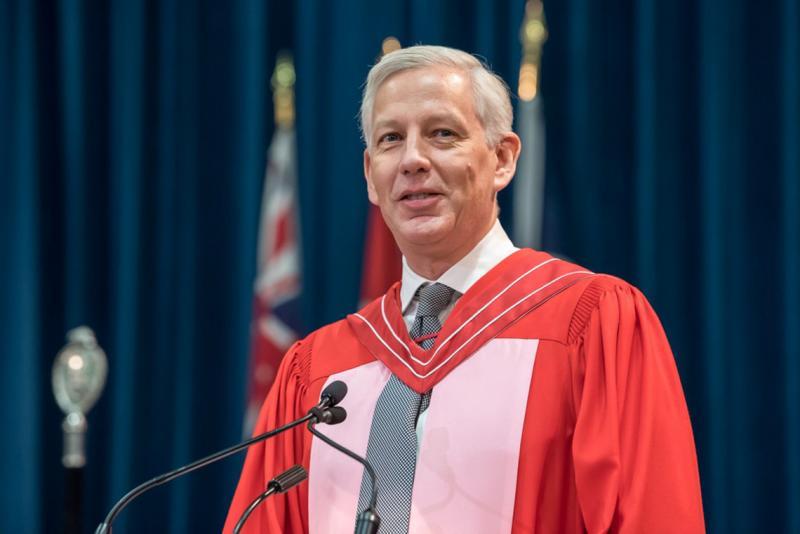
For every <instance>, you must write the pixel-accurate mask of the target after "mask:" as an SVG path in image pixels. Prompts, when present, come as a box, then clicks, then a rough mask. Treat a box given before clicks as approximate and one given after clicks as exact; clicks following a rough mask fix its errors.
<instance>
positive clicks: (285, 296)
mask: <svg viewBox="0 0 800 534" xmlns="http://www.w3.org/2000/svg"><path fill="white" fill-rule="evenodd" d="M300 291H301V264H300V227H299V219H298V209H297V161H296V148H295V133H294V129H293V128H291V127H289V126H279V127H277V128H276V130H275V134H274V135H273V138H272V143H271V145H270V147H269V151H268V154H267V169H266V172H265V176H264V192H263V195H262V202H261V225H260V228H259V236H258V272H257V275H256V282H255V295H254V299H253V301H254V304H253V318H252V324H251V350H250V373H249V374H248V377H249V381H250V382H249V384H248V388H247V391H248V393H247V411H246V415H245V424H244V431H245V435H249V434H250V433H251V432H252V429H253V425H254V424H255V421H256V418H257V417H258V411H259V409H260V408H261V404H262V403H263V402H264V397H266V395H267V392H268V391H269V388H270V386H271V385H272V382H273V380H274V378H275V373H276V371H277V369H278V365H279V364H280V361H281V358H282V357H283V355H284V353H285V352H286V351H287V350H288V349H289V347H291V345H292V343H294V342H295V341H296V340H297V339H298V337H299V335H300V332H301V321H300Z"/></svg>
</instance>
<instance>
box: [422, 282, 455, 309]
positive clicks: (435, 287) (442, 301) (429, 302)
mask: <svg viewBox="0 0 800 534" xmlns="http://www.w3.org/2000/svg"><path fill="white" fill-rule="evenodd" d="M454 292H455V290H454V289H453V288H452V287H448V286H446V285H444V284H440V283H439V282H436V283H435V284H430V285H427V286H423V287H421V288H419V290H418V291H417V296H418V298H419V306H418V307H417V317H439V314H440V313H442V310H444V309H445V308H446V307H447V305H448V304H449V303H450V299H451V298H452V296H453V293H454Z"/></svg>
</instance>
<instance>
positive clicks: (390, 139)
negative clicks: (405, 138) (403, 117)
mask: <svg viewBox="0 0 800 534" xmlns="http://www.w3.org/2000/svg"><path fill="white" fill-rule="evenodd" d="M399 140H400V136H399V135H398V134H396V133H387V134H383V135H382V136H380V138H378V143H394V142H395V141H399Z"/></svg>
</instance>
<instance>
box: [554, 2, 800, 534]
mask: <svg viewBox="0 0 800 534" xmlns="http://www.w3.org/2000/svg"><path fill="white" fill-rule="evenodd" d="M546 8H547V15H548V21H549V27H550V35H551V38H550V40H549V42H548V44H547V48H546V52H545V56H544V62H545V64H544V80H543V82H544V86H543V90H542V91H543V95H544V98H545V110H546V111H545V113H546V118H547V132H548V138H547V158H548V159H547V187H548V191H547V201H546V206H547V208H548V209H549V210H550V213H549V214H548V215H549V218H548V220H547V229H546V233H547V238H546V239H545V244H546V245H549V246H550V247H553V248H557V249H558V250H560V251H561V252H563V253H565V254H567V255H569V256H571V257H573V258H575V259H577V260H578V261H580V262H582V263H584V264H586V265H588V266H589V267H591V268H593V269H595V270H599V271H605V272H611V273H614V274H619V275H622V276H623V277H625V278H627V279H629V280H631V281H633V282H634V283H636V284H638V285H639V286H640V287H641V288H642V289H643V290H644V292H645V293H646V294H647V295H648V297H649V299H650V300H651V301H652V303H653V305H654V306H655V309H656V310H657V311H658V312H659V315H660V317H661V320H662V322H663V323H664V326H665V329H666V331H667V333H668V335H669V338H670V340H671V343H672V346H673V349H674V351H675V355H676V359H677V362H678V366H679V369H680V372H681V377H682V381H683V385H684V389H685V392H686V396H687V401H688V404H689V408H690V412H691V416H692V420H693V425H694V430H695V439H696V443H697V448H698V455H699V461H700V472H701V480H702V487H703V496H704V505H705V512H706V521H707V525H708V529H709V531H710V532H742V533H746V532H800V507H799V506H798V503H800V459H799V457H800V454H799V453H800V217H799V216H798V211H800V85H799V80H800V41H799V40H798V34H800V9H799V8H798V3H797V1H796V0H782V1H775V2H766V3H760V4H752V3H748V2H743V1H739V0H734V1H730V0H726V1H720V0H699V1H697V2H659V1H656V0H637V1H634V2H625V3H611V4H609V3H597V2H587V1H584V0H570V1H567V2H550V3H547V5H546Z"/></svg>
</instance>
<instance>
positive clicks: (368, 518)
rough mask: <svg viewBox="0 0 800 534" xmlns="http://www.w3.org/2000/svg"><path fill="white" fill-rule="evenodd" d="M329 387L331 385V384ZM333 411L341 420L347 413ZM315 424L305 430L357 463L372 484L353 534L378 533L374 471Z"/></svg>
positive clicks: (312, 423)
mask: <svg viewBox="0 0 800 534" xmlns="http://www.w3.org/2000/svg"><path fill="white" fill-rule="evenodd" d="M334 383H335V382H334ZM331 385H333V384H331ZM334 410H337V413H338V410H341V411H342V412H343V414H342V416H341V417H342V420H344V418H345V417H346V416H347V413H346V412H345V409H344V408H342V407H340V406H336V407H334V408H331V412H333V411H334ZM331 417H332V419H333V418H336V417H338V416H337V415H332V416H331ZM337 422H341V421H337ZM316 424H317V421H309V422H308V425H307V428H308V430H309V432H311V433H312V434H314V435H315V436H317V437H318V438H319V439H320V440H322V441H323V442H324V443H326V444H328V445H330V446H331V447H333V448H334V449H336V450H337V451H339V452H341V453H343V454H346V455H347V456H349V457H350V458H352V459H353V460H355V461H357V462H358V463H360V464H361V465H363V466H364V469H365V470H366V471H367V474H368V475H369V478H370V481H371V482H372V493H371V494H370V499H369V506H368V507H367V508H366V510H364V511H363V512H361V513H360V514H358V518H356V528H355V534H375V533H376V532H377V531H378V527H379V526H380V524H381V518H380V517H379V516H378V513H377V512H376V510H375V503H376V502H377V501H378V483H377V477H376V476H375V469H373V467H372V465H370V463H369V462H368V461H367V460H366V458H362V457H361V456H359V455H357V454H356V453H354V452H353V451H351V450H350V449H348V448H346V447H344V446H343V445H340V444H338V443H336V442H335V441H333V440H332V439H331V438H329V437H328V436H326V435H325V434H323V433H321V432H320V431H319V430H317V429H316V428H314V425H316ZM334 424H335V423H334Z"/></svg>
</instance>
